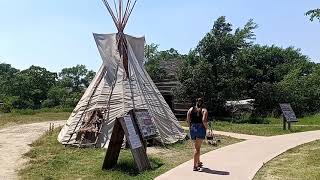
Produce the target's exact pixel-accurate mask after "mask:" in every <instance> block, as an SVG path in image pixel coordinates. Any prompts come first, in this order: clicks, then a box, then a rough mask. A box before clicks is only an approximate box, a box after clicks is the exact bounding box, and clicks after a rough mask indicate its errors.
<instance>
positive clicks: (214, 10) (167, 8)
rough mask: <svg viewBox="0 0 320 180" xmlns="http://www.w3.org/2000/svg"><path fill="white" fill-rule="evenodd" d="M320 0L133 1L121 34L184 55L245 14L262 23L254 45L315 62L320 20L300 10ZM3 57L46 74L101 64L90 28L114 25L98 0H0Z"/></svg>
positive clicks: (109, 28)
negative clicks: (219, 24) (291, 50)
mask: <svg viewBox="0 0 320 180" xmlns="http://www.w3.org/2000/svg"><path fill="white" fill-rule="evenodd" d="M315 8H320V1H319V0H308V1H298V0H263V1H258V0H242V1H240V0H237V1H235V0H223V1H217V0H197V1H194V0H193V1H192V0H138V3H137V6H136V8H135V10H134V12H133V14H132V16H131V18H130V20H129V23H128V25H127V28H126V30H125V31H126V33H128V34H131V35H135V36H141V35H145V36H146V40H147V43H156V44H159V45H160V49H161V50H164V49H169V48H171V47H173V48H175V49H177V50H178V51H179V52H180V53H187V52H188V51H189V50H190V49H191V48H194V47H195V46H196V45H197V43H198V41H199V40H200V39H201V38H202V37H203V36H204V35H205V34H206V33H207V32H208V31H209V30H210V29H211V27H212V25H213V22H214V21H215V20H216V19H217V18H218V17H219V16H222V15H224V16H226V17H227V20H228V21H229V22H231V23H232V24H233V25H234V27H239V26H240V27H242V26H243V25H244V24H245V23H246V22H247V21H248V20H249V19H250V18H252V19H254V21H255V22H256V23H257V24H258V25H259V28H258V29H257V30H256V31H255V33H256V36H257V37H256V42H257V43H260V44H267V45H271V44H275V45H278V46H282V47H288V46H294V47H297V48H301V50H302V52H303V53H304V54H306V55H308V56H309V57H310V59H311V61H314V62H319V63H320V43H319V42H320V23H319V22H310V21H309V20H308V18H307V17H305V16H304V13H305V12H306V11H307V10H309V9H315ZM0 23H1V26H0V62H5V63H9V64H12V65H13V66H14V67H16V68H19V69H25V68H28V67H29V66H31V65H38V66H42V67H45V68H47V69H48V70H50V71H60V70H61V69H62V68H64V67H71V66H74V65H76V64H84V65H86V66H87V67H88V68H89V69H93V70H97V69H98V68H99V66H100V64H101V59H100V57H99V54H98V51H97V49H96V45H95V42H94V40H93V37H92V32H97V33H111V32H115V27H114V25H113V22H112V21H111V18H110V17H109V15H108V14H107V10H106V8H105V7H104V5H103V4H102V2H101V1H100V0H20V1H12V0H0Z"/></svg>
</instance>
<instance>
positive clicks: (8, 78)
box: [0, 63, 19, 100]
mask: <svg viewBox="0 0 320 180" xmlns="http://www.w3.org/2000/svg"><path fill="white" fill-rule="evenodd" d="M18 72H19V70H18V69H15V68H13V67H12V66H11V65H10V64H4V63H2V64H0V100H2V99H3V97H4V96H8V95H10V94H11V92H12V90H11V88H12V82H13V79H14V77H15V76H16V74H17V73H18ZM1 96H2V98H1Z"/></svg>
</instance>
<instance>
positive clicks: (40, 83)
mask: <svg viewBox="0 0 320 180" xmlns="http://www.w3.org/2000/svg"><path fill="white" fill-rule="evenodd" d="M56 79H57V74H56V73H52V72H49V71H47V70H46V69H45V68H41V67H38V66H31V67H30V68H28V69H26V70H23V71H21V72H19V73H17V75H16V77H15V79H14V81H13V82H12V86H13V88H12V95H13V96H18V97H19V100H18V101H17V102H16V105H15V108H18V109H25V108H40V107H41V103H42V101H44V100H45V99H47V93H48V91H49V89H50V88H51V87H52V86H53V85H55V83H56Z"/></svg>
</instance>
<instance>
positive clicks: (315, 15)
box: [306, 8, 320, 22]
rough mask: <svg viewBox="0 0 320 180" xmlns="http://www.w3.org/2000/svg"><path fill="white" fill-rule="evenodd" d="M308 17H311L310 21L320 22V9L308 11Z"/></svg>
mask: <svg viewBox="0 0 320 180" xmlns="http://www.w3.org/2000/svg"><path fill="white" fill-rule="evenodd" d="M306 16H309V17H310V21H313V20H314V19H318V20H319V22H320V8H317V9H312V10H309V11H307V12H306Z"/></svg>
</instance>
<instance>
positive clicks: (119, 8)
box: [102, 0, 137, 33]
mask: <svg viewBox="0 0 320 180" xmlns="http://www.w3.org/2000/svg"><path fill="white" fill-rule="evenodd" d="M102 2H103V3H104V5H105V6H106V7H107V9H108V11H109V13H110V15H111V17H112V20H113V22H114V24H115V25H116V27H117V29H118V31H119V32H121V33H122V32H123V30H124V28H125V27H126V25H127V23H128V19H129V17H130V15H131V13H132V10H133V9H134V7H135V5H136V3H137V0H135V1H134V3H133V5H131V0H126V1H125V2H126V3H124V0H118V3H116V0H113V4H114V9H112V8H111V6H110V5H111V3H110V2H109V0H102ZM124 4H126V6H125V8H124V6H123V5H124ZM123 10H124V11H123Z"/></svg>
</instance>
